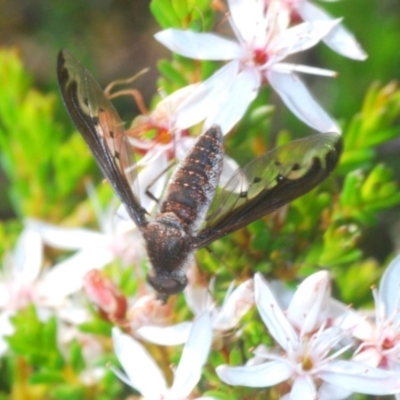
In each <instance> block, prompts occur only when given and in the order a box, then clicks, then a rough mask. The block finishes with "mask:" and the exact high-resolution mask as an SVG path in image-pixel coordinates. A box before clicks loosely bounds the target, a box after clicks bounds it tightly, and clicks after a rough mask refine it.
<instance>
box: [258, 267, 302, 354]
mask: <svg viewBox="0 0 400 400" xmlns="http://www.w3.org/2000/svg"><path fill="white" fill-rule="evenodd" d="M254 297H255V301H256V305H257V308H258V312H259V313H260V315H261V318H262V320H263V321H264V324H265V325H266V327H267V328H268V330H269V332H270V334H271V335H272V336H273V337H274V338H275V340H276V341H277V342H278V343H279V344H280V345H281V346H282V347H283V348H284V349H285V350H286V349H287V348H288V342H296V341H297V335H296V332H295V331H294V329H293V327H292V326H291V325H290V323H289V321H288V320H287V318H286V316H285V315H284V313H283V311H282V310H281V308H280V307H279V304H278V303H277V301H276V299H275V297H274V295H273V293H272V292H271V289H270V287H269V285H268V283H267V282H266V281H265V280H264V278H263V277H262V275H261V274H260V273H257V274H256V275H255V276H254Z"/></svg>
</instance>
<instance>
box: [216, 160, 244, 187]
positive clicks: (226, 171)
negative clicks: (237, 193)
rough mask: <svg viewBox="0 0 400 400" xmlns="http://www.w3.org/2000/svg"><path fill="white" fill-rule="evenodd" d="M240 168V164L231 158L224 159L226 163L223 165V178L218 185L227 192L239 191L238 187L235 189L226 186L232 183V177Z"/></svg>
mask: <svg viewBox="0 0 400 400" xmlns="http://www.w3.org/2000/svg"><path fill="white" fill-rule="evenodd" d="M239 168H240V166H239V164H238V163H237V162H236V161H235V160H234V159H233V158H230V157H229V156H225V157H224V162H223V164H222V172H221V176H220V177H219V183H218V185H219V186H220V187H222V188H225V189H226V190H230V191H233V190H238V187H237V186H234V187H233V188H229V187H225V185H226V184H227V183H228V182H229V181H230V179H231V178H232V176H233V175H234V174H235V173H236V172H237V170H238V169H239Z"/></svg>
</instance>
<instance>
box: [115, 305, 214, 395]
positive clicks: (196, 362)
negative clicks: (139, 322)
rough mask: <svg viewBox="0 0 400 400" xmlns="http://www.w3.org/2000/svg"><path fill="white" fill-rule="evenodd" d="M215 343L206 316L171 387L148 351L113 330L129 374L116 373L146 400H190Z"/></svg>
mask: <svg viewBox="0 0 400 400" xmlns="http://www.w3.org/2000/svg"><path fill="white" fill-rule="evenodd" d="M211 341H212V328H211V319H210V316H209V315H208V314H207V313H206V314H203V315H202V316H200V317H199V318H198V319H197V320H196V322H195V323H194V324H193V327H192V329H191V332H190V336H189V339H188V341H187V342H186V345H185V347H184V348H183V352H182V356H181V359H180V362H179V365H178V366H177V368H176V370H175V371H174V382H173V384H172V386H171V387H170V388H168V387H167V383H166V380H165V378H164V375H163V373H162V372H161V369H160V368H159V367H158V365H157V364H156V362H155V361H154V359H153V358H152V357H151V356H150V355H149V353H148V352H147V351H146V349H145V348H144V347H143V346H142V345H141V344H140V343H139V342H137V341H136V340H135V339H133V338H132V337H130V336H128V335H125V334H123V333H121V331H120V330H119V329H118V328H113V342H114V349H115V353H116V355H117V357H118V360H119V362H120V363H121V364H122V367H123V369H124V371H125V373H126V375H125V374H123V373H122V372H120V371H117V370H115V369H113V370H114V372H115V373H116V374H117V376H118V377H119V378H120V379H121V380H123V381H124V382H125V383H126V384H128V385H130V386H132V387H133V388H135V389H136V390H137V391H138V392H140V393H141V394H142V396H143V398H144V399H146V400H180V399H186V398H187V397H188V396H189V395H190V393H191V392H192V391H193V389H194V388H195V386H196V385H197V383H198V382H199V380H200V377H201V371H202V368H203V366H204V364H205V363H206V361H207V358H208V353H209V351H210V348H211Z"/></svg>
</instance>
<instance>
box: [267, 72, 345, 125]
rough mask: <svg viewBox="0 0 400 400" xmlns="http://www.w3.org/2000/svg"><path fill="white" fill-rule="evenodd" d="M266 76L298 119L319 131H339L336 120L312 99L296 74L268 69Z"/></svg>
mask: <svg viewBox="0 0 400 400" xmlns="http://www.w3.org/2000/svg"><path fill="white" fill-rule="evenodd" d="M267 78H268V81H269V83H270V84H271V86H272V87H273V89H274V90H275V91H276V92H277V93H278V94H279V96H280V97H281V98H282V100H283V102H284V103H285V104H286V106H287V107H288V108H289V109H290V111H292V113H293V114H294V115H295V116H296V117H297V118H298V119H300V120H301V121H303V122H304V123H306V124H307V125H309V126H311V127H312V128H314V129H316V130H317V131H319V132H337V133H340V128H339V126H338V125H337V124H336V122H335V121H334V120H333V119H332V118H331V117H330V116H329V115H328V114H327V113H326V112H325V110H324V109H323V108H322V107H321V106H320V105H319V104H318V103H317V102H316V101H315V100H314V98H313V97H312V96H311V94H310V92H309V91H308V89H307V88H306V86H305V85H304V84H303V82H301V80H300V79H299V78H298V77H297V76H296V75H294V74H290V75H289V74H282V73H279V72H274V71H271V70H269V71H268V72H267Z"/></svg>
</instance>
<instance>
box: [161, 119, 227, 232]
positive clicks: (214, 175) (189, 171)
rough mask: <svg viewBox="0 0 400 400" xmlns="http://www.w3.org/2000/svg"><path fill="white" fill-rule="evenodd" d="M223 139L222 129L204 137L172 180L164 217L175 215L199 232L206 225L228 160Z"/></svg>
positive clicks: (211, 130)
mask: <svg viewBox="0 0 400 400" xmlns="http://www.w3.org/2000/svg"><path fill="white" fill-rule="evenodd" d="M222 143H223V136H222V132H221V129H220V128H219V127H218V126H213V127H212V128H210V129H209V130H207V131H206V132H204V133H203V134H201V135H200V136H199V137H198V139H197V141H196V142H195V144H194V145H193V147H192V148H191V149H190V150H189V152H188V154H187V155H186V158H185V160H184V161H183V162H182V163H181V164H180V166H179V167H178V169H177V170H176V171H175V173H174V175H173V176H172V179H171V183H170V184H169V186H168V191H167V193H166V195H165V198H164V201H163V202H162V203H161V207H160V213H166V212H172V213H174V214H175V215H177V217H178V218H179V219H180V220H181V221H182V224H183V225H185V226H186V227H187V232H193V231H195V230H196V229H197V228H198V227H199V225H200V224H201V223H202V222H203V220H204V218H205V214H206V212H207V210H208V208H209V206H210V203H211V201H212V199H213V197H214V194H215V190H216V187H217V185H218V182H219V177H220V175H221V171H222V161H223V158H224V148H223V144H222Z"/></svg>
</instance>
